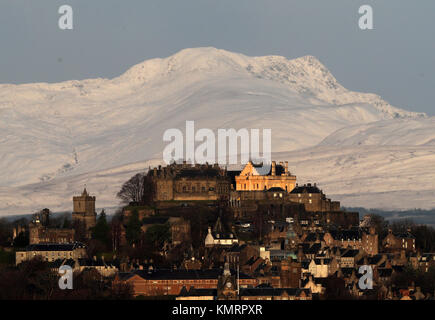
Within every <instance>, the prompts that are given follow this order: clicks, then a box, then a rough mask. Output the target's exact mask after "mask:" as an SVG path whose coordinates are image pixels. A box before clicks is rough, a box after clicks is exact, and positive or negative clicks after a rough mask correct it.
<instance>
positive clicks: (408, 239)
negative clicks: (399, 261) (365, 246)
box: [382, 229, 416, 252]
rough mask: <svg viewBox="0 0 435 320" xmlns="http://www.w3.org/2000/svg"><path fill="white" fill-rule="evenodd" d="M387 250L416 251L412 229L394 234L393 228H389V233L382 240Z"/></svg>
mask: <svg viewBox="0 0 435 320" xmlns="http://www.w3.org/2000/svg"><path fill="white" fill-rule="evenodd" d="M382 245H383V247H384V249H385V251H386V252H395V251H400V250H402V249H403V250H405V251H406V252H415V251H416V249H415V237H414V236H413V235H412V234H411V230H410V229H408V230H407V231H406V232H403V233H398V234H393V231H392V230H391V229H389V230H388V235H387V236H386V237H385V239H384V240H383V242H382Z"/></svg>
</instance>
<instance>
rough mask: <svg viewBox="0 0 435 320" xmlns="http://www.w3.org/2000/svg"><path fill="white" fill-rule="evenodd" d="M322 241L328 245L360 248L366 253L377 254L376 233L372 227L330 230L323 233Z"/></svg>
mask: <svg viewBox="0 0 435 320" xmlns="http://www.w3.org/2000/svg"><path fill="white" fill-rule="evenodd" d="M323 241H325V244H326V245H327V246H329V247H338V248H352V249H362V250H364V252H365V253H367V254H368V255H376V254H378V234H376V232H375V229H374V228H373V227H371V228H368V229H367V228H354V229H345V230H334V231H333V230H331V231H328V232H326V233H325V235H324V236H323Z"/></svg>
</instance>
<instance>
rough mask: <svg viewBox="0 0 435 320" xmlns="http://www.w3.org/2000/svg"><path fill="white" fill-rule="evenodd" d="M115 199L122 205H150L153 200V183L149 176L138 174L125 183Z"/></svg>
mask: <svg viewBox="0 0 435 320" xmlns="http://www.w3.org/2000/svg"><path fill="white" fill-rule="evenodd" d="M117 197H118V198H120V199H121V200H122V202H124V203H126V204H127V203H131V202H135V203H142V204H150V203H151V202H152V201H153V198H154V183H153V179H152V177H151V175H149V174H148V175H146V174H143V173H138V174H136V175H134V176H133V177H131V178H130V180H128V181H127V182H125V183H124V184H123V185H122V187H121V190H120V191H119V192H118V194H117Z"/></svg>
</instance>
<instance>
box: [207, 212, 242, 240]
mask: <svg viewBox="0 0 435 320" xmlns="http://www.w3.org/2000/svg"><path fill="white" fill-rule="evenodd" d="M238 242H239V240H238V239H237V238H236V236H235V234H234V233H233V232H232V231H229V230H228V229H227V228H225V226H224V225H223V223H222V221H221V217H220V216H219V217H218V219H217V221H216V223H215V225H214V227H213V230H212V228H211V227H209V228H208V233H207V236H206V237H205V241H204V243H205V246H206V247H213V246H232V245H234V244H235V243H238Z"/></svg>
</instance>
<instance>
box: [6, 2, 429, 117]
mask: <svg viewBox="0 0 435 320" xmlns="http://www.w3.org/2000/svg"><path fill="white" fill-rule="evenodd" d="M65 4H67V5H70V6H71V7H72V9H73V30H61V29H60V28H59V26H58V20H59V18H60V16H61V15H60V14H59V13H58V10H59V7H60V6H61V5H65ZM362 5H371V6H372V8H373V17H374V29H373V30H361V29H359V27H358V20H359V18H360V14H359V13H358V9H359V8H360V6H362ZM434 13H435V1H433V0H418V1H410V0H328V1H324V0H122V1H121V0H116V1H115V0H92V1H89V0H62V1H59V0H43V1H35V0H1V2H0V83H15V84H20V83H30V82H59V81H64V80H80V79H87V78H113V77H116V76H118V75H120V74H122V73H123V72H125V71H126V70H127V69H128V68H130V67H131V66H133V65H135V64H137V63H139V62H142V61H144V60H147V59H150V58H155V57H167V56H170V55H172V54H174V53H176V52H178V51H180V50H181V49H184V48H192V47H204V46H213V47H216V48H220V49H225V50H229V51H234V52H239V53H243V54H246V55H249V56H263V55H281V56H285V57H287V58H290V59H291V58H297V57H300V56H303V55H313V56H316V57H317V58H318V59H319V60H320V61H321V62H322V63H323V64H325V66H326V67H327V68H328V69H329V70H330V71H331V72H332V73H333V75H334V76H335V77H336V78H337V80H338V81H339V82H340V83H341V84H342V85H343V86H344V87H346V88H348V89H351V90H354V91H361V92H371V93H376V94H379V95H381V96H382V97H383V98H384V99H385V100H387V101H388V102H390V103H391V104H392V105H394V106H396V107H400V108H404V109H407V110H410V111H416V112H426V113H427V114H429V115H435V102H434V101H435V90H434V88H435V41H434V39H435V19H433V17H434Z"/></svg>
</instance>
